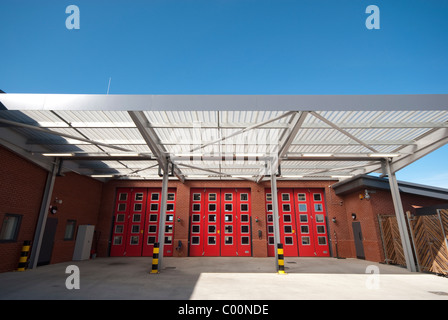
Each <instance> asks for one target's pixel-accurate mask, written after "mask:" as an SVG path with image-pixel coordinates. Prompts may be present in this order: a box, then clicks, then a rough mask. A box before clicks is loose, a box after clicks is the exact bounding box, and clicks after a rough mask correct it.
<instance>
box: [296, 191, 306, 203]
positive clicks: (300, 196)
mask: <svg viewBox="0 0 448 320" xmlns="http://www.w3.org/2000/svg"><path fill="white" fill-rule="evenodd" d="M297 200H298V201H306V193H298V194H297Z"/></svg>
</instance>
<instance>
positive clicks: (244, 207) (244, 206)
mask: <svg viewBox="0 0 448 320" xmlns="http://www.w3.org/2000/svg"><path fill="white" fill-rule="evenodd" d="M241 211H242V212H247V211H249V205H248V204H247V203H242V204H241Z"/></svg>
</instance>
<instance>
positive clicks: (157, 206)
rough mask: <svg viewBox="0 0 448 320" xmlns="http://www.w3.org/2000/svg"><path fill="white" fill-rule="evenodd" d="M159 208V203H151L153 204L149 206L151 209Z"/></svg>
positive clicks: (156, 209)
mask: <svg viewBox="0 0 448 320" xmlns="http://www.w3.org/2000/svg"><path fill="white" fill-rule="evenodd" d="M158 210H159V204H158V203H151V206H150V207H149V211H158Z"/></svg>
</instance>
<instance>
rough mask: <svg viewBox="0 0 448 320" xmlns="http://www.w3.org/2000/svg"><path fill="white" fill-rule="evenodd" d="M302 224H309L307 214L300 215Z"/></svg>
mask: <svg viewBox="0 0 448 320" xmlns="http://www.w3.org/2000/svg"><path fill="white" fill-rule="evenodd" d="M300 222H302V223H307V222H308V215H306V214H301V215H300Z"/></svg>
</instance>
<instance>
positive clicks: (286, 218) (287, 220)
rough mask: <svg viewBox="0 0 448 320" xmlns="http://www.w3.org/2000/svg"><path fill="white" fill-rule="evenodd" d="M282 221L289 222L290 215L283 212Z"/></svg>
mask: <svg viewBox="0 0 448 320" xmlns="http://www.w3.org/2000/svg"><path fill="white" fill-rule="evenodd" d="M283 222H291V215H290V214H284V215H283Z"/></svg>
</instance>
